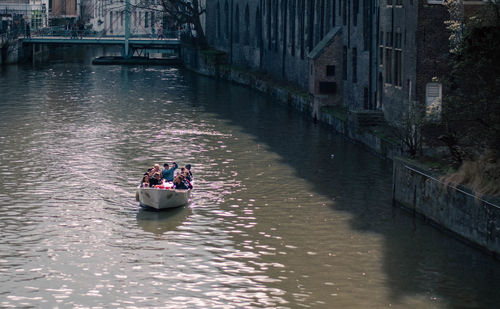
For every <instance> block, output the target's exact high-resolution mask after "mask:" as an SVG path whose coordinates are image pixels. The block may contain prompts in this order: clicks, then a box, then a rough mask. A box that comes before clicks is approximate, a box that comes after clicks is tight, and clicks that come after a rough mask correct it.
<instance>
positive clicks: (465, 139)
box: [439, 0, 500, 195]
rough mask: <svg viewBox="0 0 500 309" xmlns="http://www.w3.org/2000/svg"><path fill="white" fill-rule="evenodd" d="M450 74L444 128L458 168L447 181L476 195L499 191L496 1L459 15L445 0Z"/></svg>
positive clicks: (499, 16)
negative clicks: (447, 9)
mask: <svg viewBox="0 0 500 309" xmlns="http://www.w3.org/2000/svg"><path fill="white" fill-rule="evenodd" d="M448 5H449V8H450V16H451V20H450V21H448V25H449V30H450V31H451V37H450V43H451V44H450V46H451V51H450V68H451V70H450V73H449V74H448V76H446V78H445V80H444V85H445V89H446V92H445V95H444V100H443V114H442V123H441V126H442V132H443V134H442V135H441V136H439V140H440V141H441V142H442V143H444V144H445V145H446V146H447V147H448V148H449V150H450V158H449V159H450V162H451V163H452V164H453V166H454V167H455V168H457V171H456V172H455V173H453V174H450V175H448V176H446V177H445V179H446V181H448V182H453V183H463V184H466V185H468V186H470V187H471V188H473V189H474V190H475V191H476V192H478V193H480V194H490V195H491V194H497V195H498V194H500V57H499V52H498V45H497V44H498V42H500V3H498V2H496V3H495V2H492V1H489V2H488V3H486V4H485V5H484V6H483V7H482V9H481V10H479V11H478V13H477V14H476V15H475V16H472V17H469V18H467V19H465V20H464V19H463V17H462V16H463V14H461V11H460V2H459V1H458V0H449V1H448Z"/></svg>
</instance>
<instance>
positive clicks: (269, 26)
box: [266, 0, 272, 50]
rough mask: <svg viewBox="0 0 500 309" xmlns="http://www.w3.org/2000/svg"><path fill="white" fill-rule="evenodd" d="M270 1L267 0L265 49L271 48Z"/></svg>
mask: <svg viewBox="0 0 500 309" xmlns="http://www.w3.org/2000/svg"><path fill="white" fill-rule="evenodd" d="M271 22H272V21H271V0H267V10H266V25H267V49H269V50H271V48H272V40H271V34H272V27H271Z"/></svg>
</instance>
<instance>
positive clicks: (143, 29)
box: [92, 0, 167, 36]
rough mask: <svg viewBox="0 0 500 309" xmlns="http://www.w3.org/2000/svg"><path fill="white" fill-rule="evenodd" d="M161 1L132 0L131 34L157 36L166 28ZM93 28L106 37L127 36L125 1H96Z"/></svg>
mask: <svg viewBox="0 0 500 309" xmlns="http://www.w3.org/2000/svg"><path fill="white" fill-rule="evenodd" d="M166 25H167V21H166V18H165V16H164V14H163V13H162V7H161V2H160V0H130V34H131V35H136V36H137V35H139V36H156V35H158V31H159V29H160V28H162V30H160V31H163V30H164V29H165V28H166ZM92 28H93V29H94V30H96V31H98V32H102V33H103V34H106V35H124V34H125V0H96V1H95V6H94V13H93V18H92Z"/></svg>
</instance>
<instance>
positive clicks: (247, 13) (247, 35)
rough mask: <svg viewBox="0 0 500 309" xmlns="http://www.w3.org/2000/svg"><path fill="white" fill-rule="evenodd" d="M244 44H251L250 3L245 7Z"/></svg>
mask: <svg viewBox="0 0 500 309" xmlns="http://www.w3.org/2000/svg"><path fill="white" fill-rule="evenodd" d="M243 40H244V42H243V43H244V44H245V45H249V44H250V10H249V9H248V3H247V5H246V7H245V35H244V37H243Z"/></svg>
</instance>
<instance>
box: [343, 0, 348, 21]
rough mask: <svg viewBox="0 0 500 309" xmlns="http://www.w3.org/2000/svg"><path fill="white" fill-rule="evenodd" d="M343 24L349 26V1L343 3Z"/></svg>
mask: <svg viewBox="0 0 500 309" xmlns="http://www.w3.org/2000/svg"><path fill="white" fill-rule="evenodd" d="M342 2H343V5H342V10H343V11H342V23H343V24H344V26H347V0H344V1H342Z"/></svg>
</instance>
